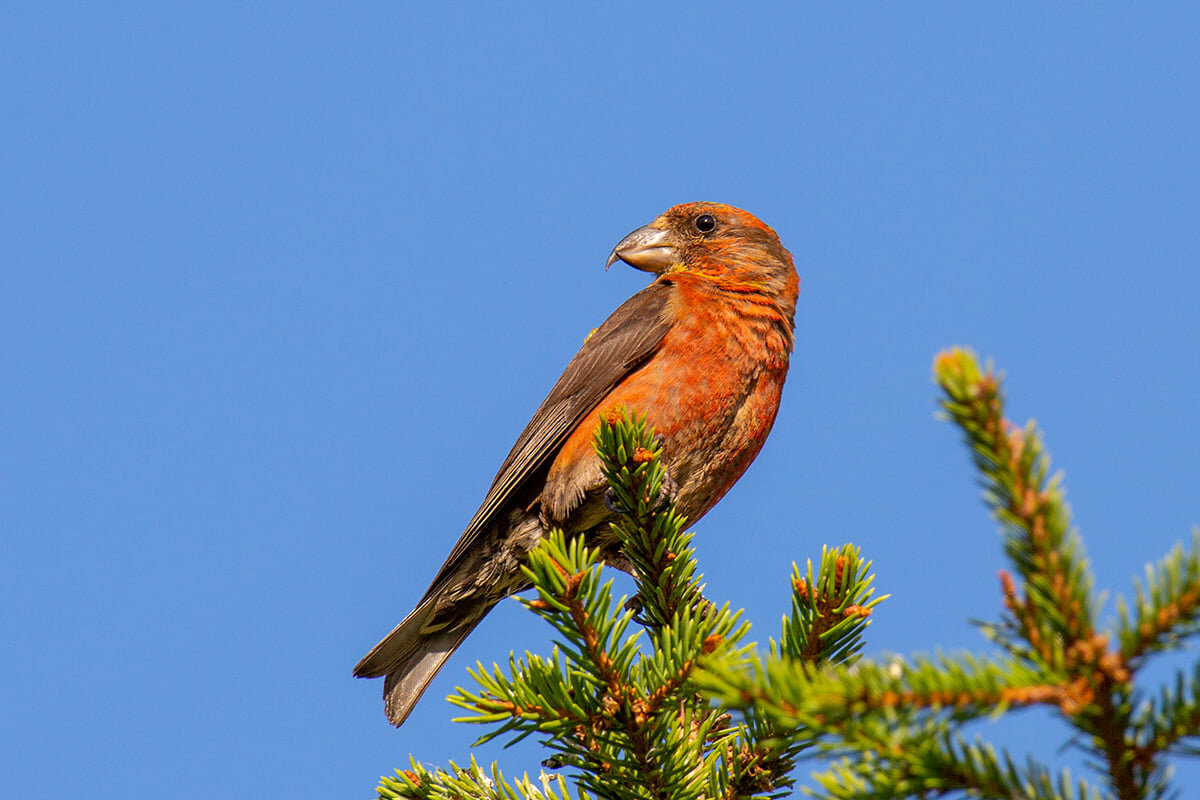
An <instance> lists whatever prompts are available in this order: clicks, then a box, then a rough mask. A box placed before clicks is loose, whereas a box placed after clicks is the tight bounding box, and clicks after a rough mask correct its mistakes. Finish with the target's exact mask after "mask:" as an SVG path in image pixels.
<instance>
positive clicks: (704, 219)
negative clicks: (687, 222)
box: [695, 214, 717, 233]
mask: <svg viewBox="0 0 1200 800" xmlns="http://www.w3.org/2000/svg"><path fill="white" fill-rule="evenodd" d="M695 225H696V230H698V231H700V232H701V233H712V232H713V231H714V230H716V228H717V218H716V217H714V216H713V215H712V214H701V215H700V216H698V217H696V222H695Z"/></svg>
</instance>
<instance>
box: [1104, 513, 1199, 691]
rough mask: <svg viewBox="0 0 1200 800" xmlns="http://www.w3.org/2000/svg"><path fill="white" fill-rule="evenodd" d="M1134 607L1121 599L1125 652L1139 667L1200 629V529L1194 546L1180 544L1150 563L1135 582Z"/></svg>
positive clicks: (1119, 602)
mask: <svg viewBox="0 0 1200 800" xmlns="http://www.w3.org/2000/svg"><path fill="white" fill-rule="evenodd" d="M1134 598H1135V599H1134V609H1133V618H1132V619H1131V618H1130V615H1129V607H1128V605H1127V604H1126V603H1125V601H1124V600H1123V599H1122V598H1118V599H1117V614H1118V617H1119V630H1120V637H1119V638H1120V641H1121V654H1122V656H1123V657H1124V659H1125V660H1126V662H1128V663H1129V664H1130V665H1131V667H1133V668H1136V667H1137V666H1138V665H1139V664H1140V662H1141V661H1142V659H1143V658H1144V657H1145V656H1147V655H1150V654H1151V653H1155V652H1159V651H1162V650H1166V649H1172V648H1175V647H1178V646H1179V645H1180V644H1181V642H1182V640H1183V639H1184V638H1185V637H1187V636H1190V635H1193V634H1195V633H1196V632H1197V631H1198V630H1200V528H1197V529H1194V530H1193V531H1192V543H1191V547H1190V548H1189V549H1188V550H1187V551H1185V550H1184V549H1183V545H1182V544H1177V545H1176V546H1175V547H1174V548H1172V550H1171V552H1170V553H1168V554H1167V556H1166V557H1165V558H1163V559H1162V560H1161V561H1159V562H1158V563H1157V564H1156V565H1154V566H1150V565H1147V566H1146V577H1145V580H1144V582H1143V581H1137V580H1135V581H1134Z"/></svg>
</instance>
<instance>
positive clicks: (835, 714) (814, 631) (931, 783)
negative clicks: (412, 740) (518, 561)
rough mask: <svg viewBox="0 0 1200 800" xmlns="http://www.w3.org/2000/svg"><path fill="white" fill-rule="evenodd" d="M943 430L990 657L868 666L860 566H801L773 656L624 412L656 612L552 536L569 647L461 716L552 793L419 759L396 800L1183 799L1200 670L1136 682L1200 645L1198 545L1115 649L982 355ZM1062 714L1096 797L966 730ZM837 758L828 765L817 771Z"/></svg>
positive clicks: (1153, 575) (592, 554) (832, 551)
mask: <svg viewBox="0 0 1200 800" xmlns="http://www.w3.org/2000/svg"><path fill="white" fill-rule="evenodd" d="M934 374H935V380H936V382H937V383H938V385H939V387H940V388H941V390H942V392H943V399H942V401H941V405H942V409H943V412H944V415H945V418H946V419H948V420H950V421H952V422H953V423H954V424H956V425H957V426H958V427H959V428H960V430H961V431H962V433H963V435H964V438H965V440H966V444H967V446H968V448H969V450H970V453H971V456H972V459H973V461H974V465H975V468H976V470H977V471H978V474H979V477H980V481H981V483H982V485H983V488H984V498H985V501H986V503H987V505H988V506H989V508H990V509H991V511H992V513H993V515H994V516H995V518H996V519H997V520H998V521H999V523H1000V526H1001V531H1002V534H1003V544H1004V552H1005V555H1006V556H1007V559H1008V561H1009V564H1010V569H1008V570H1005V571H1004V572H1002V573H1001V581H1000V596H1001V597H1000V599H1001V602H1002V606H1003V612H1002V614H1001V615H1000V618H999V619H998V620H996V621H994V622H991V623H983V624H981V629H982V632H983V633H984V635H985V636H986V637H987V638H988V639H989V640H990V641H991V642H992V643H993V644H994V648H993V650H992V651H990V652H988V653H986V654H970V653H941V652H935V653H933V654H930V655H921V654H919V655H913V656H907V657H903V658H901V657H888V656H882V657H875V658H867V659H860V657H859V654H860V652H861V650H862V648H863V634H864V632H865V630H866V628H867V626H868V625H869V623H870V617H871V612H872V609H873V608H874V607H875V606H876V605H877V604H878V603H879V602H881V601H882V600H883V599H885V598H884V597H880V596H877V595H876V594H875V589H874V586H873V576H872V575H871V574H870V562H868V561H865V560H864V559H863V558H862V556H861V554H860V553H859V551H858V549H857V548H855V547H853V546H852V545H844V546H842V547H839V548H828V547H827V548H825V549H824V550H823V552H822V555H821V558H820V560H819V561H818V562H817V564H816V566H815V567H814V564H813V563H812V562H809V563H808V564H807V567H806V569H805V570H803V571H801V570H800V569H799V568H797V567H796V566H795V565H793V572H792V576H791V585H792V608H791V613H790V614H789V615H787V616H785V617H784V618H783V625H782V629H781V631H780V636H779V638H778V639H777V640H772V641H771V642H770V646H769V648H768V652H766V653H761V652H758V651H757V650H756V649H755V647H754V645H753V644H751V643H748V642H747V641H746V636H747V634H748V631H749V627H750V626H749V624H748V623H747V622H746V621H744V620H743V619H742V618H741V614H740V612H734V611H732V610H731V609H730V608H729V607H728V606H727V605H723V606H718V605H716V604H714V603H712V602H709V601H708V600H706V599H705V598H704V597H703V589H704V587H703V584H702V583H701V576H700V575H699V573H698V571H697V565H696V560H695V555H694V552H693V550H692V548H691V535H690V534H689V533H687V532H686V531H685V529H684V528H685V524H686V520H684V519H683V518H681V517H680V516H679V515H678V514H677V513H676V512H675V510H674V507H673V504H672V502H671V497H670V494H671V490H670V487H671V483H670V481H669V479H668V477H667V476H666V475H665V474H664V472H663V469H662V467H661V465H660V463H659V455H660V448H659V445H658V443H657V442H656V440H655V437H654V433H653V430H652V429H650V428H649V427H648V426H647V424H646V422H645V420H640V419H638V418H636V416H634V417H632V418H625V417H623V416H622V415H621V414H618V413H613V414H610V415H609V417H608V418H607V419H606V420H604V421H603V422H602V423H601V425H600V427H599V429H598V431H597V433H596V448H597V452H598V453H599V454H600V457H601V460H602V462H603V467H604V474H605V476H606V478H607V480H608V481H609V483H610V485H611V487H612V488H611V491H610V494H609V501H610V503H611V505H612V507H613V508H615V509H616V510H618V511H619V512H620V519H619V521H618V522H617V523H615V524H614V526H613V529H614V531H615V532H616V534H617V535H618V536H619V538H620V541H621V542H622V545H623V550H622V554H623V556H624V558H625V559H627V561H628V563H629V565H630V566H631V568H632V571H633V573H634V577H635V580H636V582H637V587H638V594H637V595H636V596H635V597H634V598H632V599H630V600H625V599H624V598H622V599H620V600H615V599H614V598H613V596H612V588H611V581H604V580H603V575H602V560H601V555H600V554H599V553H597V552H596V551H594V550H592V549H589V548H588V547H586V546H585V545H584V543H583V541H582V540H581V539H571V538H568V537H566V536H564V535H563V533H562V532H561V531H554V532H552V533H551V535H550V536H548V537H547V539H546V540H545V541H544V542H543V543H542V544H541V545H539V546H538V547H537V548H536V549H535V550H534V551H533V552H532V553H531V556H530V561H529V565H528V567H527V569H526V575H527V577H528V578H529V580H530V581H531V582H532V583H533V585H534V587H535V591H536V595H535V596H533V597H529V598H526V599H523V600H522V602H523V603H524V605H525V606H526V607H527V608H528V609H530V610H531V611H533V612H534V613H536V614H538V615H539V616H540V617H542V618H543V619H544V620H546V622H547V623H549V625H550V626H551V628H552V630H553V631H554V635H555V645H554V648H553V650H552V651H551V653H550V655H549V656H539V655H535V654H532V653H526V654H525V655H524V656H523V657H521V658H517V657H515V656H513V657H510V659H509V662H508V664H507V665H506V666H505V667H501V666H493V667H492V668H491V669H488V668H485V667H484V666H483V665H482V664H479V665H477V667H476V668H475V669H474V670H472V671H471V674H472V676H473V677H474V679H475V683H476V686H475V687H474V688H472V689H459V690H458V691H457V693H456V694H455V695H453V696H452V697H451V698H450V700H451V702H452V703H454V704H456V705H458V706H459V707H461V708H462V709H464V710H465V711H466V715H465V716H464V717H462V718H461V721H465V722H470V723H475V724H481V725H484V726H485V727H486V728H487V731H486V732H485V733H484V735H483V736H482V738H481V739H480V741H481V742H482V741H487V740H490V739H493V738H496V737H503V738H505V739H507V740H509V741H518V740H520V739H523V738H525V737H527V736H530V735H536V736H538V737H539V738H540V739H541V741H542V742H543V743H544V745H545V747H546V748H547V750H548V751H549V753H550V756H549V758H548V759H547V760H546V761H545V762H544V763H543V767H544V768H545V769H544V770H543V771H542V772H541V774H540V775H539V776H538V777H537V778H536V779H531V778H530V777H529V776H524V777H523V778H521V779H520V780H517V781H510V780H508V779H506V778H505V777H504V776H503V775H501V774H500V772H499V769H498V768H496V767H494V766H493V767H492V768H491V769H490V770H485V769H484V768H482V767H481V766H480V765H478V764H476V762H475V761H474V759H473V758H472V759H471V761H470V763H469V765H468V766H466V767H460V766H457V765H455V764H453V763H451V764H450V765H449V768H448V769H430V768H428V767H426V766H424V765H422V764H420V763H418V762H417V761H416V760H415V759H413V760H412V762H411V764H410V768H409V769H408V770H404V771H402V772H398V773H397V775H396V777H393V778H384V779H383V783H382V785H381V787H380V788H379V793H380V794H381V796H383V797H386V798H400V797H406V798H408V797H412V798H460V797H468V798H497V799H499V798H505V799H506V800H507V799H509V798H560V799H561V800H567V799H568V798H589V797H603V798H710V799H712V800H716V798H730V799H732V798H749V797H756V798H757V797H780V796H785V795H787V794H788V793H789V790H790V787H791V786H792V781H793V778H792V773H793V771H794V769H795V767H796V765H797V762H798V761H800V760H801V759H813V760H812V764H813V766H814V767H815V768H819V769H820V771H819V772H817V773H814V777H815V782H816V788H814V789H811V790H809V791H810V793H812V794H815V795H816V796H819V797H826V798H843V799H845V800H849V799H850V798H855V799H863V800H865V799H866V798H901V797H921V798H927V797H982V798H1034V799H1036V800H1052V799H1053V800H1060V799H1061V800H1075V799H1076V798H1079V799H1080V800H1082V799H1084V798H1087V799H1088V800H1091V799H1092V798H1102V797H1103V798H1120V800H1142V799H1144V798H1161V797H1168V796H1173V795H1171V787H1170V771H1169V769H1168V767H1167V765H1166V762H1165V757H1166V756H1167V755H1168V754H1178V755H1187V756H1193V755H1196V754H1197V745H1198V743H1197V740H1196V737H1197V735H1200V663H1197V664H1196V665H1195V666H1194V667H1193V668H1192V669H1191V670H1190V671H1188V672H1181V673H1180V674H1179V675H1177V676H1176V678H1175V680H1174V681H1173V682H1172V683H1171V685H1169V686H1166V687H1162V688H1160V689H1158V690H1156V691H1150V690H1148V689H1146V688H1144V687H1142V686H1141V685H1140V683H1139V682H1138V679H1139V677H1140V675H1139V670H1140V669H1141V668H1142V667H1143V666H1144V665H1145V664H1146V663H1147V661H1148V660H1150V659H1151V658H1153V657H1154V656H1155V655H1158V654H1161V653H1168V652H1176V651H1178V650H1179V649H1180V647H1181V646H1182V645H1183V644H1184V641H1185V639H1186V638H1187V637H1189V636H1192V635H1193V634H1195V633H1196V631H1197V628H1198V626H1200V532H1196V533H1195V534H1194V535H1193V537H1192V542H1191V545H1190V547H1188V548H1184V547H1183V546H1182V545H1181V546H1178V547H1176V548H1175V549H1174V550H1172V551H1171V552H1170V553H1169V554H1168V555H1167V556H1166V557H1165V558H1164V559H1163V560H1162V561H1160V562H1159V563H1157V564H1156V565H1153V566H1149V567H1147V568H1146V571H1145V575H1144V577H1143V578H1142V580H1141V581H1137V582H1135V587H1134V598H1133V601H1132V602H1131V603H1127V602H1125V601H1122V600H1118V602H1117V606H1116V608H1117V619H1116V621H1115V622H1114V623H1112V624H1111V625H1109V626H1108V627H1103V626H1102V625H1101V623H1100V622H1099V621H1098V619H1097V613H1098V610H1099V607H1100V605H1101V601H1100V599H1099V598H1098V596H1097V595H1096V593H1095V592H1094V591H1093V587H1092V576H1091V571H1090V569H1089V566H1088V563H1087V560H1086V557H1085V555H1084V551H1083V543H1082V540H1081V538H1080V536H1079V534H1078V533H1077V532H1076V531H1075V530H1074V529H1073V528H1072V527H1071V515H1070V509H1069V507H1068V506H1067V504H1066V501H1065V490H1064V489H1063V487H1062V485H1061V481H1060V480H1059V478H1058V477H1057V476H1051V475H1050V460H1049V456H1048V455H1047V454H1046V451H1045V449H1044V447H1043V444H1042V440H1041V436H1040V434H1039V432H1038V430H1037V428H1036V427H1035V426H1034V424H1033V423H1029V424H1028V425H1026V426H1025V427H1023V428H1018V427H1016V426H1014V425H1012V424H1011V423H1010V422H1008V421H1007V420H1006V419H1005V418H1004V402H1003V395H1002V393H1001V381H1000V378H999V377H998V376H997V375H996V374H995V373H994V372H993V370H992V369H991V367H990V365H989V366H988V367H987V368H986V369H982V368H981V367H980V365H979V362H978V360H977V359H976V357H975V356H974V355H973V354H972V353H970V352H968V351H965V350H958V349H956V350H951V351H947V352H945V353H942V354H941V355H939V356H938V358H937V360H936V361H935V364H934ZM1035 705H1036V706H1046V707H1049V708H1051V709H1054V710H1055V712H1056V713H1057V714H1058V715H1059V716H1060V717H1061V718H1062V719H1063V720H1064V721H1065V723H1066V726H1068V727H1067V728H1066V729H1067V730H1069V729H1070V728H1073V729H1074V730H1075V732H1076V733H1075V738H1074V740H1075V742H1076V744H1077V745H1079V746H1082V747H1085V748H1086V749H1087V750H1088V751H1089V752H1090V754H1091V756H1092V757H1093V762H1094V764H1095V774H1094V775H1089V776H1088V777H1087V778H1077V777H1073V776H1072V775H1071V774H1070V773H1069V772H1067V771H1061V772H1058V773H1054V772H1052V771H1051V770H1050V769H1049V768H1048V767H1047V766H1045V765H1044V764H1043V763H1041V762H1040V761H1039V760H1038V759H1037V757H1036V756H1035V755H1028V756H1018V755H1014V754H1012V753H1010V752H1008V751H1007V750H1005V749H1003V748H998V747H995V746H993V745H991V744H989V743H987V742H985V741H982V740H980V739H979V738H978V737H968V735H967V733H966V732H965V726H966V725H968V724H969V723H972V722H975V721H977V720H980V719H982V718H985V717H990V716H994V715H999V714H1004V713H1006V712H1008V711H1011V710H1014V709H1017V708H1022V707H1028V706H1035ZM817 759H820V760H817Z"/></svg>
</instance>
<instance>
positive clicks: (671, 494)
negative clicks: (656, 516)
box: [654, 469, 679, 511]
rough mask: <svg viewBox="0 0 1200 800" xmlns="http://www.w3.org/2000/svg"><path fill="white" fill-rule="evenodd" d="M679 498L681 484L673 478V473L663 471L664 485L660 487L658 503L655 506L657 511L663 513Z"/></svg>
mask: <svg viewBox="0 0 1200 800" xmlns="http://www.w3.org/2000/svg"><path fill="white" fill-rule="evenodd" d="M678 496H679V484H677V483H675V479H674V478H672V477H671V473H670V472H668V471H667V470H665V469H664V470H663V480H662V485H661V486H659V487H658V502H656V503H655V504H654V510H655V511H661V510H662V509H664V508H666V507H667V506H669V505H671V504H672V503H674V502H675V498H676V497H678Z"/></svg>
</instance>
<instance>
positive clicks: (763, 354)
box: [354, 202, 800, 727]
mask: <svg viewBox="0 0 1200 800" xmlns="http://www.w3.org/2000/svg"><path fill="white" fill-rule="evenodd" d="M617 261H623V262H625V263H626V264H628V265H630V266H632V267H635V268H636V269H639V270H643V271H645V272H649V273H651V274H653V275H654V276H655V278H654V280H653V282H652V283H651V284H650V285H649V286H647V287H646V288H645V289H643V290H641V291H640V292H638V293H636V294H635V295H633V297H631V298H629V299H628V300H627V301H625V302H624V303H623V304H622V305H621V306H620V307H618V308H617V310H616V311H614V312H613V313H612V315H611V316H610V317H609V318H608V319H607V320H605V322H604V323H603V324H601V325H600V327H599V328H596V329H595V330H594V331H593V332H592V333H591V334H590V335H589V336H588V337H587V338H586V340H585V341H584V344H583V346H582V347H581V348H580V350H579V352H578V353H577V354H576V355H575V357H574V358H572V359H571V361H570V363H569V364H567V368H566V370H565V371H564V372H563V374H562V376H561V377H560V378H559V379H558V381H557V383H555V384H554V387H553V388H552V389H551V390H550V393H549V394H548V395H547V396H546V399H545V400H544V401H543V402H542V404H541V405H540V406H539V407H538V409H537V411H536V412H534V415H533V418H532V419H531V420H530V421H529V424H528V425H527V426H526V427H525V430H524V431H522V432H521V435H520V436H519V437H518V438H517V441H516V443H515V444H514V445H513V447H512V450H511V451H510V452H509V454H508V457H507V458H506V459H505V460H504V462H503V464H501V466H500V469H499V471H498V472H497V473H496V477H495V479H494V480H493V481H492V484H491V488H489V489H488V491H487V494H486V495H485V496H484V498H483V503H482V504H481V505H480V506H479V509H478V510H477V511H476V512H475V516H474V517H472V518H471V521H470V522H469V523H468V524H467V526H466V529H465V530H464V531H463V533H462V536H461V537H460V538H459V540H458V543H457V544H455V545H454V548H453V549H452V550H451V551H450V555H449V556H448V557H447V558H446V561H445V563H444V564H443V565H442V567H441V569H440V570H439V571H438V573H437V575H436V576H434V578H433V581H432V582H431V583H430V585H429V588H428V590H427V591H426V592H425V595H424V596H423V597H422V598H421V600H420V602H418V603H417V606H416V608H414V609H413V610H412V612H411V613H409V614H408V616H406V617H405V618H404V619H403V620H402V621H401V622H400V624H399V625H397V626H396V627H395V628H394V629H393V630H392V632H391V633H389V634H388V635H387V636H386V637H384V639H383V640H382V641H380V642H379V644H377V645H375V647H374V648H372V650H371V651H370V652H369V653H367V655H365V656H364V657H363V658H362V660H361V661H359V662H358V664H357V665H356V666H355V667H354V675H355V676H356V677H361V678H377V677H383V678H384V684H383V697H384V708H385V712H386V714H387V718H388V720H389V721H390V722H391V723H392V724H393V725H395V726H397V727H399V726H400V725H401V724H403V723H404V721H405V720H406V719H407V718H408V716H409V714H410V713H411V712H412V710H413V708H414V707H415V705H416V704H417V701H418V700H419V699H420V698H421V695H422V694H423V693H424V691H425V690H426V688H428V686H429V684H430V682H431V681H432V680H433V678H434V677H435V676H436V675H437V673H438V671H439V670H440V669H441V668H442V667H443V666H444V665H445V663H446V661H447V660H448V659H449V658H450V656H451V655H452V654H453V653H454V651H455V650H456V649H457V648H458V646H459V645H460V644H462V642H463V640H464V639H465V638H466V637H467V635H468V634H469V633H471V631H472V630H474V628H475V627H476V626H477V625H478V624H479V623H480V621H481V620H482V619H483V618H484V616H485V615H486V614H487V613H488V612H489V611H490V610H491V609H492V607H493V606H495V605H496V604H497V603H498V602H499V601H500V600H502V599H504V598H505V597H508V596H509V595H511V594H514V593H516V592H518V591H521V590H523V589H526V588H528V582H527V580H526V578H525V576H524V574H523V573H522V572H521V565H522V564H523V563H524V562H525V561H526V558H527V554H528V553H529V551H530V550H531V549H532V548H533V547H535V546H536V545H537V543H538V542H539V541H540V540H541V539H542V538H543V537H544V536H545V535H546V534H547V532H548V531H549V530H551V529H552V528H554V527H561V528H562V529H563V530H564V531H566V532H568V533H569V534H572V535H583V536H584V537H585V542H587V543H588V545H589V546H593V547H597V548H599V549H600V550H601V552H602V553H603V554H604V556H605V560H606V561H607V562H608V563H610V564H611V565H613V566H617V567H619V568H624V569H626V571H628V562H623V560H622V559H621V556H620V553H619V544H618V543H617V542H616V540H615V536H614V534H612V532H611V529H610V525H609V523H610V522H612V521H613V520H614V519H615V518H616V513H617V512H616V511H615V509H614V507H613V506H612V504H611V502H609V503H606V502H605V489H606V488H607V485H606V483H605V480H604V477H603V475H602V474H601V470H600V461H599V458H598V456H597V455H596V453H595V452H594V450H593V443H592V438H593V435H594V433H595V430H596V428H597V426H598V425H599V421H600V419H601V417H602V415H605V414H609V415H611V414H612V413H613V412H614V410H615V409H626V410H629V411H633V412H635V413H637V414H638V415H639V416H644V417H645V418H646V419H647V421H648V423H649V424H650V425H653V426H654V428H655V429H656V431H657V434H658V436H660V437H661V444H662V455H661V459H662V464H663V467H664V468H665V470H666V472H667V474H668V476H669V478H670V486H671V491H672V493H673V499H674V502H675V507H676V510H677V511H678V513H680V514H682V515H683V516H685V517H686V518H687V519H688V521H689V522H695V521H696V520H698V519H700V518H701V517H703V516H704V514H705V513H706V512H707V511H708V510H709V509H711V508H712V507H713V505H714V504H715V503H716V502H717V501H718V500H720V499H721V497H723V496H724V495H725V493H726V492H728V491H729V489H730V488H731V487H732V486H733V484H734V483H735V482H736V481H737V480H738V478H740V477H741V476H742V474H743V473H744V472H745V471H746V469H747V467H749V466H750V463H751V462H752V461H753V460H754V458H755V457H756V456H757V455H758V453H759V451H760V449H761V448H762V446H763V444H764V442H765V441H766V438H767V434H768V433H770V430H771V427H772V426H773V425H774V422H775V418H776V414H777V412H778V410H779V405H780V398H781V395H782V391H783V385H784V380H785V379H786V377H787V372H788V366H789V363H790V359H791V353H792V350H793V346H794V337H795V333H794V331H795V312H796V301H797V298H798V295H799V289H800V279H799V277H798V275H797V274H796V268H795V266H794V264H793V259H792V255H791V253H789V252H788V250H787V249H786V248H784V246H783V244H782V243H781V242H780V240H779V236H778V235H777V234H776V233H775V231H774V230H773V229H772V228H770V227H769V226H767V225H766V224H765V223H763V222H762V221H761V220H759V219H758V218H757V217H755V216H754V215H752V214H750V213H749V212H746V211H743V210H742V209H740V208H735V207H733V206H730V205H725V204H721V203H709V202H695V203H684V204H681V205H676V206H673V207H672V208H669V209H668V210H667V211H665V212H663V213H662V214H661V215H659V216H658V217H657V218H656V219H654V221H653V222H651V223H650V224H649V225H646V226H644V227H641V228H638V229H637V230H634V231H633V232H632V233H630V234H629V235H628V236H626V237H625V238H623V239H621V241H620V242H618V244H617V246H616V247H614V248H613V250H612V252H611V253H610V255H609V257H608V261H607V263H606V265H605V268H606V269H607V268H608V267H611V266H612V265H613V264H614V263H616V262H617Z"/></svg>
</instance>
